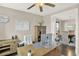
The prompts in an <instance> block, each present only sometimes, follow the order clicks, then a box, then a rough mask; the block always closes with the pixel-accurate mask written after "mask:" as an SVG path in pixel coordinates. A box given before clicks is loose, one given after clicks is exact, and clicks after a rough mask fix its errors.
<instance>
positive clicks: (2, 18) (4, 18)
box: [0, 15, 9, 23]
mask: <svg viewBox="0 0 79 59" xmlns="http://www.w3.org/2000/svg"><path fill="white" fill-rule="evenodd" d="M8 21H9V17H8V16H1V15H0V23H7V22H8Z"/></svg>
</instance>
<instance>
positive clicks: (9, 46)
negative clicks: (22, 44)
mask: <svg viewBox="0 0 79 59" xmlns="http://www.w3.org/2000/svg"><path fill="white" fill-rule="evenodd" d="M16 51H17V43H16V41H15V40H0V56H4V55H9V54H12V53H15V52H16Z"/></svg>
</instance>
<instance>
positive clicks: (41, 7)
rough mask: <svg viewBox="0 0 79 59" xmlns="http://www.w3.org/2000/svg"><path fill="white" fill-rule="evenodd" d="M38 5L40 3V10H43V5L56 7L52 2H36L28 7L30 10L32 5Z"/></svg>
mask: <svg viewBox="0 0 79 59" xmlns="http://www.w3.org/2000/svg"><path fill="white" fill-rule="evenodd" d="M37 5H38V7H39V9H40V12H43V5H47V6H49V7H55V5H54V4H51V3H35V4H32V5H31V6H30V7H28V8H27V9H28V10H29V9H31V8H32V7H34V6H37Z"/></svg>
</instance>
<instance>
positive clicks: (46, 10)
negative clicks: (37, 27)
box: [0, 3, 77, 16]
mask: <svg viewBox="0 0 79 59" xmlns="http://www.w3.org/2000/svg"><path fill="white" fill-rule="evenodd" d="M31 5H32V3H1V4H0V6H5V7H8V8H12V9H16V10H20V11H25V12H29V13H33V14H37V15H41V16H45V15H49V14H53V13H56V12H59V11H61V10H64V9H67V8H69V7H72V6H75V5H77V4H76V3H55V5H56V6H55V7H54V8H51V7H48V6H45V5H44V6H43V7H44V8H43V9H44V11H43V12H40V10H39V8H38V7H36V6H35V7H33V8H32V9H30V10H27V8H28V7H29V6H31Z"/></svg>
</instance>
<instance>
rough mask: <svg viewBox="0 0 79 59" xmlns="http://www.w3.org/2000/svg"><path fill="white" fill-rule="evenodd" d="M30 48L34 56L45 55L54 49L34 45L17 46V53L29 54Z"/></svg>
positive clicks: (21, 54)
mask: <svg viewBox="0 0 79 59" xmlns="http://www.w3.org/2000/svg"><path fill="white" fill-rule="evenodd" d="M30 49H31V51H32V56H44V55H45V54H47V53H48V52H50V51H51V50H53V49H52V48H34V47H33V45H28V46H24V47H19V48H17V53H18V55H19V56H27V53H28V50H30Z"/></svg>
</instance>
